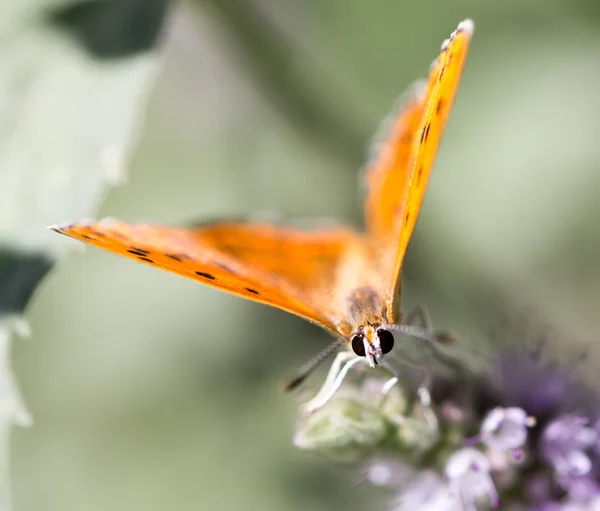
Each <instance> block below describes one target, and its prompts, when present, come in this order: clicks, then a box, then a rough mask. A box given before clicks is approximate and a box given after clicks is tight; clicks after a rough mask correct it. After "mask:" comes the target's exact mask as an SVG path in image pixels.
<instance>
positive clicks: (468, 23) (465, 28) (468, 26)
mask: <svg viewBox="0 0 600 511" xmlns="http://www.w3.org/2000/svg"><path fill="white" fill-rule="evenodd" d="M474 31H475V23H474V21H473V20H472V19H471V18H466V19H464V20H462V21H461V22H460V23H459V24H458V27H456V31H455V34H458V33H460V32H463V33H464V34H466V36H467V37H468V38H469V39H470V38H471V36H472V35H473V32H474Z"/></svg>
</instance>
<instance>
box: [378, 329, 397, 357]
mask: <svg viewBox="0 0 600 511" xmlns="http://www.w3.org/2000/svg"><path fill="white" fill-rule="evenodd" d="M377 337H379V346H380V347H381V353H383V354H384V355H385V354H386V353H389V352H390V351H392V348H393V347H394V334H392V332H390V331H389V330H385V329H384V328H382V329H381V330H377Z"/></svg>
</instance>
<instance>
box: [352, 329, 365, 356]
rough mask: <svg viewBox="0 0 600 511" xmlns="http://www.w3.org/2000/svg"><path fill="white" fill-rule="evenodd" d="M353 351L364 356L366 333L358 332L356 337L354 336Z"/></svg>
mask: <svg viewBox="0 0 600 511" xmlns="http://www.w3.org/2000/svg"><path fill="white" fill-rule="evenodd" d="M352 351H353V352H354V353H356V354H357V355H358V356H359V357H364V356H365V355H366V353H365V343H364V335H362V334H357V335H355V336H354V337H352Z"/></svg>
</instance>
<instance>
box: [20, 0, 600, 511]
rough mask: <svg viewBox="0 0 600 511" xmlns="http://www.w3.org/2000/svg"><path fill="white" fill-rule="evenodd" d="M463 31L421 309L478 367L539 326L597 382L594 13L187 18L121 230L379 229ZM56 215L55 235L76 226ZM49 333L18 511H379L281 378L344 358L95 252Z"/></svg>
mask: <svg viewBox="0 0 600 511" xmlns="http://www.w3.org/2000/svg"><path fill="white" fill-rule="evenodd" d="M465 17H471V18H473V19H474V20H475V35H474V38H473V40H472V45H471V49H470V53H469V57H468V60H467V63H466V67H465V71H464V76H463V80H462V84H461V87H460V89H459V92H458V96H457V100H456V103H455V107H454V109H453V112H452V114H451V117H450V121H449V124H448V128H447V132H446V135H445V137H444V140H443V144H442V147H441V150H440V152H439V155H438V158H437V161H436V165H435V168H434V170H433V173H432V177H431V180H430V185H429V189H428V193H427V196H426V199H425V203H424V206H423V210H422V213H421V216H420V220H419V222H418V225H417V229H416V233H415V235H414V237H413V240H412V242H411V245H410V248H409V253H408V257H407V261H406V264H405V268H404V273H405V282H406V285H405V289H404V293H405V294H404V300H405V303H406V306H407V307H409V306H410V305H411V304H414V303H420V304H422V305H424V306H426V307H427V309H428V310H429V311H430V313H431V316H432V317H433V320H434V324H435V326H436V327H438V328H450V329H453V330H455V331H456V332H458V333H459V334H460V335H461V337H463V338H464V339H465V340H466V341H465V342H470V343H472V344H474V345H478V346H479V345H482V344H483V343H484V339H486V338H487V337H488V334H490V333H492V334H493V333H494V332H495V329H496V328H497V325H498V323H501V322H502V320H503V319H504V318H506V317H509V318H510V317H511V315H512V314H513V313H520V311H523V310H526V311H529V312H528V313H530V314H531V315H532V316H535V317H537V318H539V321H540V323H541V324H546V325H549V326H551V327H552V329H553V330H554V331H555V332H556V333H557V334H558V335H557V337H558V338H560V341H557V342H556V346H555V347H553V348H552V349H553V350H556V351H557V352H561V351H569V352H570V353H572V352H575V353H579V352H585V353H586V354H587V357H586V358H587V362H588V363H589V365H588V366H587V367H588V369H589V368H594V367H596V366H597V363H598V361H599V360H600V358H599V355H600V350H599V349H598V347H597V346H596V344H595V343H594V339H595V338H597V330H598V327H600V314H598V310H599V307H600V229H599V228H598V225H599V221H600V143H599V140H600V121H599V119H600V94H598V83H600V4H598V2H597V1H596V0H578V1H574V0H528V1H525V2H524V1H522V0H518V1H517V0H505V1H503V2H482V1H474V0H463V1H456V0H453V1H446V2H440V1H438V0H421V1H419V2H416V1H410V2H409V1H391V0H374V1H369V2H349V1H348V0H319V1H314V0H313V1H306V0H305V1H302V2H300V1H292V0H285V1H282V0H260V1H259V0H246V1H241V0H239V1H232V0H227V1H221V2H220V1H217V0H212V1H209V0H206V1H196V2H194V1H188V2H182V3H179V4H176V5H173V6H172V9H171V12H170V13H169V16H168V18H167V20H166V26H165V29H164V31H163V34H162V41H161V48H162V50H161V51H162V55H161V59H162V62H161V66H160V69H159V70H158V72H157V74H156V77H155V83H154V86H153V88H152V92H151V95H150V99H149V103H148V105H147V107H146V111H145V119H144V122H143V123H141V124H140V128H141V133H140V139H139V143H138V147H137V150H136V152H135V156H134V158H133V161H132V163H131V166H130V171H129V172H128V177H127V179H126V183H125V184H124V185H123V186H120V187H117V188H113V189H111V190H110V191H109V193H108V194H107V195H106V198H105V200H104V201H103V202H102V207H101V210H100V212H99V216H115V217H118V218H120V219H123V220H127V221H132V222H133V221H153V222H157V223H164V224H170V223H173V224H179V223H185V222H187V221H189V220H192V219H205V218H214V217H220V216H231V215H239V214H250V213H255V212H278V213H281V214H283V215H284V216H293V217H301V218H310V217H327V218H336V219H340V220H343V221H346V222H352V223H355V224H358V222H359V221H360V214H361V212H360V202H359V200H358V199H357V197H358V192H359V183H358V179H357V177H358V172H359V169H360V166H361V165H362V160H363V155H364V154H366V151H367V148H368V145H369V139H370V137H371V136H372V134H373V133H374V132H375V131H376V129H377V127H378V124H379V122H380V121H381V119H383V118H384V117H385V116H386V115H387V114H388V112H389V111H390V107H391V105H392V104H393V103H394V100H395V98H396V97H397V96H398V95H399V94H400V93H401V92H402V91H403V89H404V88H405V87H406V86H408V85H409V84H410V83H411V82H412V81H413V80H415V79H417V78H420V77H424V76H425V75H426V72H427V69H428V67H429V64H430V62H431V61H432V60H433V58H434V57H435V56H436V54H437V51H438V49H439V45H440V43H441V42H442V40H443V39H445V38H446V37H448V36H449V34H450V32H451V31H452V30H454V28H455V27H456V25H457V23H458V22H459V21H460V20H462V19H463V18H465ZM89 122H90V123H94V119H93V118H90V119H89ZM55 129H56V130H61V122H60V120H59V121H58V122H57V123H56V128H55ZM115 129H116V128H115ZM73 144H74V145H76V144H78V141H77V140H73ZM33 150H35V148H33ZM72 194H78V190H77V189H73V190H72ZM25 200H26V199H25ZM32 207H35V205H32ZM58 214H59V212H56V213H53V212H52V211H51V210H49V211H48V213H46V214H45V216H44V219H43V221H44V225H45V224H52V223H58V222H63V221H68V220H73V219H72V218H64V217H59V216H54V215H58ZM44 225H39V228H40V229H44ZM52 235H53V233H48V236H52ZM54 236H56V239H53V240H52V243H53V244H54V245H61V244H62V245H64V244H67V243H69V241H68V240H67V239H65V238H61V237H58V236H57V235H54ZM28 317H29V319H30V323H31V329H32V332H33V335H32V337H31V338H30V339H28V340H24V341H21V342H19V343H17V344H15V345H14V347H13V349H12V360H13V363H14V367H15V372H16V374H17V378H18V380H19V383H20V386H21V388H22V392H23V395H24V398H25V401H26V402H27V404H28V407H29V409H30V411H31V413H32V414H33V417H34V420H35V424H34V425H33V426H32V427H30V428H28V429H15V430H14V431H13V435H12V444H13V459H12V461H11V466H12V471H13V474H14V476H13V479H14V500H15V509H17V510H31V511H34V510H41V509H43V510H44V511H69V510H73V511H75V510H77V511H80V510H86V511H96V510H98V511H100V510H102V511H105V510H107V509H110V510H111V511H120V510H123V511H125V510H128V511H129V510H134V509H135V510H144V511H154V510H156V511H158V510H164V509H173V510H181V511H183V510H192V509H194V510H197V509H214V510H233V509H261V510H267V511H268V510H283V509H285V510H306V509H313V510H326V509H327V510H331V509H345V510H359V509H361V510H362V509H380V508H381V507H382V504H381V500H380V498H381V495H380V494H379V492H375V491H373V490H371V489H368V488H359V487H356V486H355V485H354V482H355V481H354V474H353V472H352V471H351V470H349V469H345V468H340V467H336V466H333V465H331V464H330V463H328V462H327V461H325V460H320V459H315V458H313V457H311V456H308V455H306V454H305V453H303V452H300V451H298V450H296V449H295V448H293V446H292V442H291V439H292V435H293V431H294V420H295V407H296V404H297V396H289V395H287V396H286V395H283V394H282V393H280V392H279V391H278V388H277V383H278V382H279V381H280V380H281V379H283V378H285V377H287V376H290V375H292V374H293V373H294V370H295V368H296V367H298V366H299V365H301V364H302V363H303V362H305V361H306V360H307V359H308V358H310V357H311V356H312V355H314V354H315V353H316V351H317V350H318V349H320V348H321V347H323V346H325V344H326V343H327V342H328V340H329V339H328V338H327V336H326V334H324V333H323V332H321V331H320V330H318V329H317V328H315V327H313V326H311V325H309V324H307V323H305V322H303V321H301V320H299V319H296V318H294V317H291V316H289V315H287V314H285V313H283V312H279V311H276V310H271V309H268V308H266V307H264V306H260V305H256V304H252V303H249V302H245V301H242V300H239V299H236V298H234V297H231V296H229V295H225V294H222V293H219V292H217V291H214V290H211V289H208V288H204V287H202V286H199V285H197V284H196V283H194V282H191V281H186V280H184V279H182V278H177V277H175V276H173V275H170V274H167V273H162V272H159V271H156V270H154V269H152V268H149V267H145V266H142V265H139V264H134V263H133V262H131V261H128V260H125V259H121V258H118V257H116V256H112V255H110V254H107V253H104V252H101V251H98V250H94V249H87V250H85V252H79V251H77V250H73V251H71V252H70V253H69V256H68V257H67V258H66V259H63V260H62V262H61V264H59V265H58V267H57V268H56V269H55V270H54V271H53V272H52V273H51V274H50V276H49V277H48V278H47V279H46V280H45V281H44V282H43V283H42V285H41V286H40V288H39V289H38V292H37V294H36V295H35V297H34V300H33V302H32V303H31V305H30V309H29V314H28ZM319 379H320V378H319V377H318V376H316V377H315V378H314V380H313V381H311V382H310V384H309V387H310V386H315V385H317V384H318V382H319Z"/></svg>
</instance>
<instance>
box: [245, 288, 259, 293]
mask: <svg viewBox="0 0 600 511" xmlns="http://www.w3.org/2000/svg"><path fill="white" fill-rule="evenodd" d="M244 289H245V290H246V291H248V293H252V294H253V295H259V294H260V293H259V292H258V291H257V290H256V289H252V288H250V287H245V288H244Z"/></svg>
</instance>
